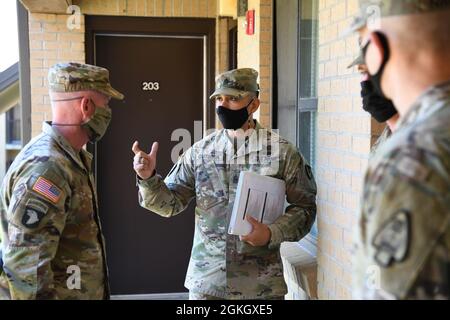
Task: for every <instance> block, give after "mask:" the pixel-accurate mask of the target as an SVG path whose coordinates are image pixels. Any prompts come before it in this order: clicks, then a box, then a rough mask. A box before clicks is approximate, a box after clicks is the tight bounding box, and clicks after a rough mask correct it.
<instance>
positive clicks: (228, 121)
mask: <svg viewBox="0 0 450 320" xmlns="http://www.w3.org/2000/svg"><path fill="white" fill-rule="evenodd" d="M253 100H254V99H252V101H250V103H249V104H248V105H246V106H245V107H244V108H242V109H239V110H230V109H227V108H225V107H223V106H220V107H217V110H216V112H217V115H218V116H219V119H220V122H222V125H223V127H224V128H225V129H231V130H238V129H240V128H242V126H243V125H244V123H245V121H247V120H248V117H249V116H250V115H249V114H248V110H247V108H248V106H249V105H250V104H251V103H252V102H253Z"/></svg>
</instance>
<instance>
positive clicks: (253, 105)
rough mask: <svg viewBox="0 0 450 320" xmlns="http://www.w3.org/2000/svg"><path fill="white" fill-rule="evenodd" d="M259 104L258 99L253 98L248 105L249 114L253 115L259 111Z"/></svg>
mask: <svg viewBox="0 0 450 320" xmlns="http://www.w3.org/2000/svg"><path fill="white" fill-rule="evenodd" d="M260 104H261V101H260V100H259V99H258V98H256V97H255V98H254V99H253V102H252V103H251V104H250V109H249V110H248V113H249V114H253V113H255V112H256V111H257V110H258V109H259V105H260Z"/></svg>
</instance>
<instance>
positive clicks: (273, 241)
mask: <svg viewBox="0 0 450 320" xmlns="http://www.w3.org/2000/svg"><path fill="white" fill-rule="evenodd" d="M257 79H258V72H257V71H256V70H253V69H250V68H244V69H236V70H231V71H228V72H224V73H222V74H220V75H219V76H218V77H217V79H216V88H215V91H214V92H213V94H212V95H211V97H210V98H211V99H212V100H213V101H214V102H215V105H216V111H217V115H218V118H219V119H220V121H221V122H222V125H223V129H220V130H215V132H213V133H211V134H210V135H208V136H206V137H204V138H203V139H202V140H200V141H199V142H197V143H195V144H194V145H193V146H192V147H191V148H189V149H188V150H187V151H186V152H185V153H184V154H183V155H182V156H181V157H180V158H179V160H178V162H177V163H176V164H175V166H174V167H173V169H172V170H171V171H170V173H169V174H168V176H167V177H166V178H165V179H163V178H162V177H161V176H160V175H158V174H157V173H156V171H155V168H156V159H157V158H156V155H157V148H158V147H157V144H155V145H154V146H153V147H152V151H151V152H150V154H147V153H146V152H144V151H142V150H140V149H139V145H138V143H137V142H136V143H135V144H134V145H133V151H134V153H135V158H134V169H135V171H136V173H137V175H138V187H139V203H140V205H141V206H142V207H144V208H146V209H148V210H149V211H151V212H154V213H157V214H159V215H161V216H163V217H172V216H175V215H177V214H179V213H181V212H182V211H184V209H185V208H186V207H187V205H188V204H189V202H190V201H191V200H192V199H194V198H195V200H196V209H195V215H196V219H195V234H194V240H193V248H192V254H191V260H190V263H189V268H188V271H187V274H186V282H185V286H186V288H188V289H189V298H190V299H192V300H194V299H195V300H199V299H200V300H217V299H251V300H254V299H283V297H284V295H285V294H286V292H287V288H286V283H285V281H284V279H283V265H282V262H281V258H280V254H279V249H280V245H281V243H282V242H284V241H299V240H300V239H301V238H303V237H304V236H306V235H307V234H308V233H309V231H310V229H311V227H312V225H313V223H314V220H315V216H316V193H317V186H316V183H315V180H314V175H313V173H312V169H311V167H310V165H309V164H308V163H307V162H306V160H305V159H304V157H303V156H302V155H301V154H300V152H299V151H298V150H297V148H296V147H295V146H294V145H292V144H291V143H289V142H288V141H287V140H285V139H283V138H281V137H279V136H278V134H277V133H276V132H274V131H272V130H269V129H264V128H262V127H261V125H260V124H259V122H257V121H256V120H255V119H254V118H253V115H254V113H255V112H256V111H257V110H258V108H259V104H260V101H259V99H258V91H259V86H258V83H257ZM242 171H249V172H253V173H255V174H259V175H265V176H272V177H276V178H277V179H281V180H284V181H285V183H286V199H287V202H288V203H289V206H288V207H287V208H286V210H285V212H284V215H283V216H281V217H280V218H279V219H278V220H276V221H275V222H274V223H272V224H270V225H265V224H263V223H262V222H261V221H259V220H255V219H254V218H252V217H251V216H252V214H253V215H255V214H256V213H253V212H251V211H252V210H250V212H247V214H246V217H247V218H246V219H247V220H248V222H249V223H250V224H251V225H252V231H251V232H250V233H249V234H248V235H245V236H242V237H239V236H236V235H232V234H228V231H227V230H228V224H229V221H230V218H231V213H232V209H233V205H234V202H235V199H236V193H237V188H238V183H239V176H240V174H241V172H242Z"/></svg>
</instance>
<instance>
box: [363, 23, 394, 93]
mask: <svg viewBox="0 0 450 320" xmlns="http://www.w3.org/2000/svg"><path fill="white" fill-rule="evenodd" d="M375 34H376V35H377V36H378V38H379V39H380V42H381V45H382V46H383V50H384V57H383V62H382V63H381V66H380V69H379V70H378V72H377V73H376V74H374V75H370V80H371V81H372V83H373V85H374V86H375V90H376V91H377V92H378V94H379V95H380V96H382V97H385V95H384V93H383V89H381V78H382V77H383V72H384V69H385V68H386V64H387V63H388V61H389V58H390V57H391V50H390V49H389V42H388V39H387V38H386V36H385V35H384V34H382V33H381V32H375ZM369 44H370V41H369V42H368V43H367V44H366V45H365V46H364V48H363V49H362V50H363V55H364V60H365V58H366V53H367V49H368V48H369Z"/></svg>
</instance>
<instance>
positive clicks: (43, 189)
mask: <svg viewBox="0 0 450 320" xmlns="http://www.w3.org/2000/svg"><path fill="white" fill-rule="evenodd" d="M32 190H33V191H35V192H37V193H39V194H40V195H41V196H44V197H45V198H46V199H48V200H50V201H51V202H53V203H58V201H59V199H60V198H61V194H62V191H61V189H59V188H58V187H57V186H56V185H55V184H54V183H52V182H51V181H50V180H47V179H45V178H44V177H39V178H38V179H37V180H36V182H35V183H34V185H33V188H32Z"/></svg>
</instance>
